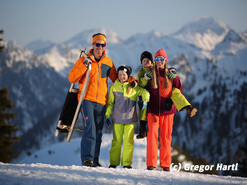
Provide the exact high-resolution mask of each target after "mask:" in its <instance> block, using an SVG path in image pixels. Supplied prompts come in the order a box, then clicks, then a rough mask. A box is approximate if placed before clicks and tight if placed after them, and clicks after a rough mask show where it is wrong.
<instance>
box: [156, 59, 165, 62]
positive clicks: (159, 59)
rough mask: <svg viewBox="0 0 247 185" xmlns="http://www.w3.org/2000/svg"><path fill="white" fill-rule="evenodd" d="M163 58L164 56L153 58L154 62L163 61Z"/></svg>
mask: <svg viewBox="0 0 247 185" xmlns="http://www.w3.org/2000/svg"><path fill="white" fill-rule="evenodd" d="M164 60H165V59H164V58H154V61H155V62H159V61H161V62H164Z"/></svg>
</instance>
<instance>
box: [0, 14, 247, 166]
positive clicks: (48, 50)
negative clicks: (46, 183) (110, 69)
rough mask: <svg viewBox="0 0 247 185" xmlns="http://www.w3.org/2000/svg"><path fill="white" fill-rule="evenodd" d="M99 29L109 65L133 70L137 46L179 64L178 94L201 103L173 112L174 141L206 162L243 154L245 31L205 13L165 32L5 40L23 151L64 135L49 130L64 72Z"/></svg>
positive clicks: (4, 78)
mask: <svg viewBox="0 0 247 185" xmlns="http://www.w3.org/2000/svg"><path fill="white" fill-rule="evenodd" d="M98 32H102V33H104V34H106V36H107V47H106V52H107V55H108V56H109V57H110V58H111V59H112V60H113V62H114V64H115V66H116V67H118V66H120V65H122V64H126V65H130V66H131V67H132V68H133V76H136V77H137V73H138V69H139V68H140V67H141V62H140V54H141V53H142V52H143V51H145V50H148V51H150V52H152V53H153V54H154V53H155V52H156V51H157V50H159V49H160V48H164V49H165V50H166V52H167V55H168V63H167V64H168V66H173V67H175V68H176V69H177V73H178V76H179V78H180V79H181V81H182V85H183V93H184V95H185V96H186V97H187V98H188V100H189V101H190V102H191V104H192V105H193V106H194V107H196V108H198V110H199V112H198V114H197V115H196V116H195V117H193V118H191V119H188V118H187V116H186V113H185V112H178V113H176V115H175V120H174V129H173V142H172V144H173V145H177V146H179V147H181V148H182V149H183V150H187V151H188V152H189V153H190V154H191V155H193V156H196V157H202V158H205V159H207V160H208V161H209V162H210V163H212V164H215V163H217V162H221V163H227V164H231V163H234V162H238V161H239V160H241V159H242V158H244V157H246V155H247V154H246V153H244V152H243V150H242V148H243V147H245V146H246V140H247V98H246V96H247V62H246V58H247V37H246V35H247V32H242V33H237V32H235V31H234V30H233V29H232V28H231V27H230V26H226V25H225V24H224V23H222V22H220V21H217V20H215V19H213V18H207V17H205V18H200V19H198V20H196V21H194V22H192V23H189V24H187V25H185V26H183V27H182V28H181V29H180V30H178V31H177V32H175V33H174V34H171V35H166V34H164V33H159V32H157V31H155V30H153V31H151V32H149V33H146V34H143V33H137V34H135V35H133V36H131V37H130V38H128V39H126V40H122V39H121V38H120V37H119V36H118V35H117V33H115V32H113V31H111V30H108V29H104V28H101V29H92V30H86V31H83V32H81V33H79V34H77V35H75V36H74V37H73V38H71V39H69V40H67V41H65V42H63V43H60V44H56V43H52V42H50V41H40V40H39V41H34V42H32V43H30V44H28V45H26V46H25V47H22V46H20V45H18V44H17V43H15V42H7V41H5V42H4V46H5V50H4V51H3V52H2V53H0V60H1V66H0V71H1V73H0V78H1V81H0V88H3V87H7V88H8V90H9V97H10V99H11V100H12V101H13V103H14V104H15V109H16V112H17V113H18V116H17V118H16V119H15V122H16V123H17V124H18V126H19V128H20V131H19V133H18V134H19V135H20V136H21V141H20V143H19V144H18V145H17V148H18V149H19V150H21V151H24V152H23V155H25V151H33V150H35V149H37V148H42V147H44V146H46V145H48V144H49V143H54V142H58V141H59V140H62V139H63V138H62V137H60V138H54V131H55V127H56V124H57V121H58V116H59V112H60V110H61V106H62V104H63V101H64V99H65V96H66V92H67V90H68V88H69V81H68V79H67V76H68V73H69V71H70V70H71V68H72V67H73V65H74V63H75V62H76V60H77V59H78V56H79V52H78V49H82V48H87V49H88V50H89V49H90V48H91V37H92V35H93V34H94V33H98ZM137 126H138V125H137Z"/></svg>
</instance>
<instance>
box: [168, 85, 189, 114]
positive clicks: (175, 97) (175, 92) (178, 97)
mask: <svg viewBox="0 0 247 185" xmlns="http://www.w3.org/2000/svg"><path fill="white" fill-rule="evenodd" d="M171 99H172V102H173V103H174V105H175V106H176V108H177V110H178V111H182V110H183V108H184V107H185V106H187V105H190V103H189V102H188V100H187V99H186V98H185V97H184V95H183V94H182V93H181V91H180V90H179V89H177V88H173V89H172V96H171Z"/></svg>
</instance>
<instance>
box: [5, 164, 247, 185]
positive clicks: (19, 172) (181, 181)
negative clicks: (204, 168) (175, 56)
mask: <svg viewBox="0 0 247 185" xmlns="http://www.w3.org/2000/svg"><path fill="white" fill-rule="evenodd" d="M0 184H1V185H8V184H11V185H14V184H15V185H16V184H19V185H29V184H30V185H33V184H35V185H39V184H40V185H49V184H52V185H63V184H73V185H77V184H80V185H81V184H84V185H85V184H89V185H92V184H108V185H109V184H114V185H116V184H128V185H131V184H148V185H149V184H152V185H153V184H162V185H164V184H168V185H170V184H177V185H201V184H211V185H217V184H247V180H246V179H244V178H239V177H223V176H215V175H202V174H195V173H186V172H163V171H148V170H145V169H130V170H128V169H123V168H118V169H109V168H104V167H98V168H89V167H82V166H74V165H73V166H58V165H50V164H41V163H37V164H3V163H0Z"/></svg>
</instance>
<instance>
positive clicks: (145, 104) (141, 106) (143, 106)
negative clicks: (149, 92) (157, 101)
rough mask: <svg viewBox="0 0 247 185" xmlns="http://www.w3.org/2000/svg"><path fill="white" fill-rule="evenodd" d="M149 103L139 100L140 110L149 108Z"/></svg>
mask: <svg viewBox="0 0 247 185" xmlns="http://www.w3.org/2000/svg"><path fill="white" fill-rule="evenodd" d="M147 104H148V103H147V102H145V101H142V100H139V101H138V106H139V108H140V109H141V110H144V109H145V108H146V107H147Z"/></svg>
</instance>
